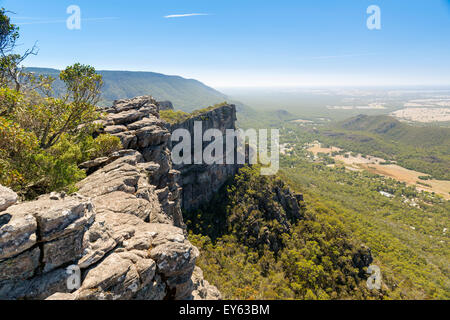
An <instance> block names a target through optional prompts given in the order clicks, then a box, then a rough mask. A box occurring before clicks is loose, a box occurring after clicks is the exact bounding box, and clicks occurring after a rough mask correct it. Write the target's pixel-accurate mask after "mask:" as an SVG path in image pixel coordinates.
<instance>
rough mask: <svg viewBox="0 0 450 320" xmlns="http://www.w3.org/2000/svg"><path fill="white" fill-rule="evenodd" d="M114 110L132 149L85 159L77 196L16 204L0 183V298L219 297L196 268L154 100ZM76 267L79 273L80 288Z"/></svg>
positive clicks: (116, 130) (112, 121) (114, 126)
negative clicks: (85, 173)
mask: <svg viewBox="0 0 450 320" xmlns="http://www.w3.org/2000/svg"><path fill="white" fill-rule="evenodd" d="M107 112H108V113H109V115H108V117H107V119H106V120H102V121H103V124H104V130H105V132H109V133H112V134H114V135H117V136H118V137H119V138H120V139H121V141H122V143H123V144H124V150H121V151H118V152H115V153H113V154H112V155H110V157H103V158H99V159H95V160H92V161H91V162H89V163H85V164H83V165H82V167H84V168H85V169H86V170H87V173H88V176H87V178H86V179H84V180H83V181H81V182H79V183H78V185H77V186H78V191H77V193H76V194H72V195H65V194H64V193H61V194H59V193H52V194H50V195H44V196H42V197H40V198H38V199H37V200H34V201H30V202H24V203H16V202H17V195H15V194H14V193H13V192H12V191H10V190H9V189H7V188H3V187H1V186H0V299H49V300H89V299H139V300H148V299H152V300H153V299H219V298H220V293H219V292H218V290H217V289H216V288H215V287H213V286H211V285H209V283H207V281H204V280H203V275H202V273H201V270H199V269H198V268H196V267H195V261H196V259H197V257H198V255H199V251H198V249H197V248H196V247H194V246H193V245H192V244H191V243H190V242H189V241H188V240H187V237H186V232H185V230H184V228H185V226H184V223H183V219H182V215H181V208H180V201H181V199H180V197H181V188H180V186H179V184H178V181H179V175H180V174H179V172H178V171H176V170H173V169H172V163H171V159H170V152H169V150H168V147H167V141H168V138H169V137H170V133H169V132H168V130H167V129H166V128H165V127H164V123H163V122H162V121H161V120H160V119H159V113H158V107H157V105H156V101H154V100H153V98H151V97H149V96H146V97H138V98H134V99H129V100H119V101H116V103H115V104H114V106H113V107H112V108H109V109H108V110H107ZM68 267H70V268H73V267H75V268H76V269H78V270H79V280H80V282H79V286H76V288H73V287H71V286H68V283H69V284H70V283H73V277H74V276H77V274H76V273H73V272H68ZM70 268H69V269H70ZM70 270H73V269H70Z"/></svg>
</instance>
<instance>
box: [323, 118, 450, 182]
mask: <svg viewBox="0 0 450 320" xmlns="http://www.w3.org/2000/svg"><path fill="white" fill-rule="evenodd" d="M320 133H321V137H320V140H321V142H324V143H326V144H330V145H334V146H338V147H341V148H344V149H346V150H351V151H353V152H358V153H362V154H369V155H373V156H378V157H381V158H384V159H386V160H391V161H397V162H398V163H399V164H400V165H401V166H403V167H406V168H408V169H412V170H416V171H419V172H424V173H427V174H429V175H431V176H433V177H434V178H436V179H441V180H449V179H450V173H449V171H448V168H449V167H450V155H449V150H450V129H449V128H437V127H416V126H412V125H408V124H405V123H401V122H399V121H398V120H396V119H394V118H392V117H389V116H367V115H359V116H357V117H354V118H351V119H348V120H345V121H342V122H339V123H337V124H335V125H333V126H330V127H328V128H325V129H321V130H320Z"/></svg>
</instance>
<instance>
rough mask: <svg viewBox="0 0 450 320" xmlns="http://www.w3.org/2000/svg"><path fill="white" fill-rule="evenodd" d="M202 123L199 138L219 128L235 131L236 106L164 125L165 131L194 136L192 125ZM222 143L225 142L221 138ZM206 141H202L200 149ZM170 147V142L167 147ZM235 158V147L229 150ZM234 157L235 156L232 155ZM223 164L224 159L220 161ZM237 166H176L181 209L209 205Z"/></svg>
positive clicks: (224, 131)
mask: <svg viewBox="0 0 450 320" xmlns="http://www.w3.org/2000/svg"><path fill="white" fill-rule="evenodd" d="M195 122H201V124H202V135H203V134H204V133H205V131H206V130H208V129H218V130H220V132H221V133H222V135H225V133H226V130H227V129H233V130H234V129H236V106H235V105H233V104H230V105H223V106H220V107H217V108H214V109H212V110H209V111H207V112H204V113H202V114H200V115H197V116H195V117H192V118H190V119H188V120H186V121H183V122H179V123H174V124H167V128H168V130H169V131H170V132H171V133H172V132H173V131H175V130H176V129H180V128H182V129H186V130H188V131H189V132H190V134H191V136H192V137H193V136H194V123H195ZM224 142H225V139H224ZM208 143H209V142H205V143H204V145H203V147H205V146H206V144H208ZM171 147H172V143H171V141H169V148H171ZM223 150H224V154H223V158H224V159H225V156H226V145H225V144H224V148H223ZM232 152H233V154H234V155H235V154H236V152H237V147H236V144H235V147H234V148H233V150H232ZM192 154H194V142H193V139H192ZM234 157H235V156H234ZM223 163H225V160H224V161H223ZM240 167H242V165H239V164H213V165H207V164H178V165H174V168H175V169H176V170H178V171H180V172H181V180H180V184H181V187H182V207H183V209H185V210H192V209H196V208H198V207H199V206H200V205H202V204H204V203H206V202H208V201H209V200H210V199H211V198H212V196H213V195H214V194H215V193H216V192H217V191H218V190H219V189H220V187H222V186H223V184H224V183H225V182H226V180H227V179H228V178H229V177H230V176H234V175H235V174H236V173H237V171H238V169H239V168H240Z"/></svg>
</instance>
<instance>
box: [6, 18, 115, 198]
mask: <svg viewBox="0 0 450 320" xmlns="http://www.w3.org/2000/svg"><path fill="white" fill-rule="evenodd" d="M0 31H1V35H0V169H1V171H0V184H2V185H5V186H8V187H11V188H12V189H13V190H15V191H16V192H18V193H19V194H20V195H21V196H22V197H24V198H33V197H35V196H37V195H39V194H42V193H46V192H50V191H54V190H63V189H65V190H67V191H73V190H74V184H75V183H76V182H77V181H79V180H80V179H82V178H83V177H84V176H85V173H84V171H83V170H81V169H79V168H78V164H80V163H81V162H83V161H86V160H89V159H91V158H94V157H99V156H102V155H107V154H109V153H111V152H112V151H115V150H117V149H120V148H121V143H120V140H119V139H118V138H116V137H113V136H110V135H100V136H99V137H98V138H97V139H94V138H93V133H94V132H95V131H96V130H97V129H98V125H97V124H96V121H95V120H98V119H99V118H101V116H102V114H101V113H100V112H99V111H98V110H97V107H96V106H95V104H96V103H97V102H98V100H99V97H100V88H101V86H102V79H101V76H99V75H98V74H97V73H96V72H95V69H94V68H93V67H90V66H86V65H81V64H79V63H77V64H74V65H72V66H69V67H67V68H66V69H65V70H63V71H62V72H61V73H60V75H59V76H60V80H61V81H62V82H63V83H64V84H65V90H64V91H63V92H62V93H61V94H60V95H59V96H57V97H56V96H55V95H54V92H53V90H52V83H53V82H54V80H55V79H53V78H52V77H50V76H43V75H40V76H36V75H34V74H33V73H29V72H26V70H25V69H24V68H23V67H22V66H21V65H20V64H21V63H22V62H23V61H24V59H25V58H26V57H27V56H29V55H30V54H36V50H35V48H32V49H30V50H27V51H26V52H25V53H24V54H17V53H15V49H16V41H17V40H18V39H19V28H18V27H17V26H16V25H14V24H12V23H11V22H10V18H9V17H8V16H7V12H6V11H5V9H1V10H0Z"/></svg>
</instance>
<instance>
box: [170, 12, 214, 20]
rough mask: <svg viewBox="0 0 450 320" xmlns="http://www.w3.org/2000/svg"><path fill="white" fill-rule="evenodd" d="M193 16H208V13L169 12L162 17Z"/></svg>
mask: <svg viewBox="0 0 450 320" xmlns="http://www.w3.org/2000/svg"><path fill="white" fill-rule="evenodd" d="M193 16H209V13H184V14H170V15H168V16H164V18H166V19H170V18H184V17H193Z"/></svg>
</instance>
